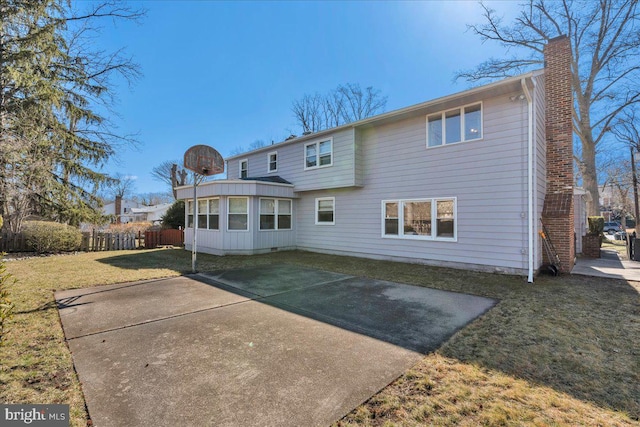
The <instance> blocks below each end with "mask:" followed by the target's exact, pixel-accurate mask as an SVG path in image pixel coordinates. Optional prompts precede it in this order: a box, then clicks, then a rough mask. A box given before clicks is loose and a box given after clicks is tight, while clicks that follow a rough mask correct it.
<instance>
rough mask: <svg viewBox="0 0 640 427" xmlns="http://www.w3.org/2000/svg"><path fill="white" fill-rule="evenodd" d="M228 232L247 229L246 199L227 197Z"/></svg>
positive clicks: (247, 206)
mask: <svg viewBox="0 0 640 427" xmlns="http://www.w3.org/2000/svg"><path fill="white" fill-rule="evenodd" d="M228 203H229V209H228V212H229V213H228V228H229V230H236V231H240V230H248V229H249V199H248V198H247V197H229V199H228Z"/></svg>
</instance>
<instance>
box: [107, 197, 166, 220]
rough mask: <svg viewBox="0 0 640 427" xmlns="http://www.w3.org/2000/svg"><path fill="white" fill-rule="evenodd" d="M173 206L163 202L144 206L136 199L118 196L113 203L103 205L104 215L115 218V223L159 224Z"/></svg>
mask: <svg viewBox="0 0 640 427" xmlns="http://www.w3.org/2000/svg"><path fill="white" fill-rule="evenodd" d="M170 207H171V203H162V204H159V205H153V206H144V205H142V204H140V203H138V202H136V201H133V200H127V199H122V198H120V197H116V198H115V200H114V201H113V202H111V203H107V204H105V205H104V206H103V207H102V213H103V215H108V216H111V217H112V218H113V222H114V223H115V224H126V223H129V222H151V223H154V224H159V223H160V222H161V221H162V216H163V215H164V214H165V213H166V212H167V210H168V209H169V208H170Z"/></svg>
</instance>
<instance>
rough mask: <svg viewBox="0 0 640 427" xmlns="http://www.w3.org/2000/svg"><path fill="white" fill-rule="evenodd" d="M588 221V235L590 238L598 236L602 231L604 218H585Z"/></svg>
mask: <svg viewBox="0 0 640 427" xmlns="http://www.w3.org/2000/svg"><path fill="white" fill-rule="evenodd" d="M587 221H589V234H590V235H592V236H599V235H601V234H602V232H603V231H604V217H603V216H590V217H588V218H587Z"/></svg>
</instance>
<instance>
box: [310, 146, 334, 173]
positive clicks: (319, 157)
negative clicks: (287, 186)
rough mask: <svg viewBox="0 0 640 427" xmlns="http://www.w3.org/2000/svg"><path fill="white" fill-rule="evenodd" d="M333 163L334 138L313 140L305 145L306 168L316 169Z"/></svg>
mask: <svg viewBox="0 0 640 427" xmlns="http://www.w3.org/2000/svg"><path fill="white" fill-rule="evenodd" d="M332 164H333V140H332V139H327V140H325V141H318V142H312V143H310V144H306V145H305V146H304V168H305V169H315V168H320V167H326V166H331V165H332Z"/></svg>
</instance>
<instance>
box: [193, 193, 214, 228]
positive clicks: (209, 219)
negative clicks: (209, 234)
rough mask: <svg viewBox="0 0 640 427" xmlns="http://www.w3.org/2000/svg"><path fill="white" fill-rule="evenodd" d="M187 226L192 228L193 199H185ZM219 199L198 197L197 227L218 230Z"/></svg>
mask: <svg viewBox="0 0 640 427" xmlns="http://www.w3.org/2000/svg"><path fill="white" fill-rule="evenodd" d="M187 227H188V228H193V200H187ZM219 227H220V199H218V198H215V199H198V228H201V229H208V230H219Z"/></svg>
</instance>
